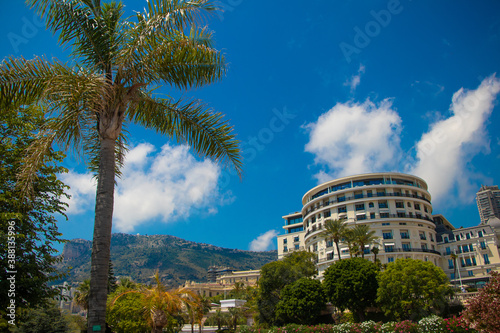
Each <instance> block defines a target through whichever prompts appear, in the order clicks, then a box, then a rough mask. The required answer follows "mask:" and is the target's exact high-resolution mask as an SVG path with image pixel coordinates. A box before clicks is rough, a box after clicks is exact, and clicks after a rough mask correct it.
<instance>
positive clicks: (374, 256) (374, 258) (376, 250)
mask: <svg viewBox="0 0 500 333" xmlns="http://www.w3.org/2000/svg"><path fill="white" fill-rule="evenodd" d="M378 251H379V248H378V246H373V247H372V248H371V252H372V253H373V262H374V263H375V264H376V263H377V254H378Z"/></svg>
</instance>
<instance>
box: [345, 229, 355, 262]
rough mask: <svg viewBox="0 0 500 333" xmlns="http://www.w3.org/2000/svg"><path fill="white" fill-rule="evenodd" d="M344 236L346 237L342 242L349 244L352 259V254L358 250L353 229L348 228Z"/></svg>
mask: <svg viewBox="0 0 500 333" xmlns="http://www.w3.org/2000/svg"><path fill="white" fill-rule="evenodd" d="M343 236H344V237H342V242H343V243H346V244H347V247H348V248H349V256H350V257H351V258H352V253H353V252H357V250H356V251H354V250H355V249H356V248H358V247H357V246H356V242H355V238H354V236H355V235H354V232H353V228H346V229H345V231H344V235H343ZM356 255H357V253H356Z"/></svg>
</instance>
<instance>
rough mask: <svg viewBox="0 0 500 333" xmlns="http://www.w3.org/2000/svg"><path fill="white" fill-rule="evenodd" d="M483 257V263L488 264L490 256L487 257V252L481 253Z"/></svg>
mask: <svg viewBox="0 0 500 333" xmlns="http://www.w3.org/2000/svg"><path fill="white" fill-rule="evenodd" d="M483 259H484V264H485V265H489V263H490V258H489V257H488V253H484V254H483Z"/></svg>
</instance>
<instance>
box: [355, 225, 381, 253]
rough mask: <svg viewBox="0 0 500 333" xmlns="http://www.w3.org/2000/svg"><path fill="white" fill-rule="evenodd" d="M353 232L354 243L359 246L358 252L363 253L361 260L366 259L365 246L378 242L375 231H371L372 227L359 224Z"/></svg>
mask: <svg viewBox="0 0 500 333" xmlns="http://www.w3.org/2000/svg"><path fill="white" fill-rule="evenodd" d="M352 232H353V235H354V236H353V237H354V242H355V243H356V245H357V246H358V251H359V252H361V258H364V257H365V246H366V245H370V244H373V243H376V242H377V241H378V237H377V236H375V230H370V226H368V225H367V224H358V225H357V226H355V227H354V228H353V229H352ZM358 251H357V252H358Z"/></svg>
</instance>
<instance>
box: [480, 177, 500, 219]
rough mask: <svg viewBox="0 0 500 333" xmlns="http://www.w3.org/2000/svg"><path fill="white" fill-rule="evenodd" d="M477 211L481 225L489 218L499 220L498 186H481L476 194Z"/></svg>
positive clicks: (499, 199) (499, 200) (499, 193)
mask: <svg viewBox="0 0 500 333" xmlns="http://www.w3.org/2000/svg"><path fill="white" fill-rule="evenodd" d="M476 202H477V209H478V210H479V217H480V218H481V223H482V224H485V223H486V222H487V221H488V219H489V218H491V217H496V218H499V219H500V190H499V189H498V186H485V185H482V186H481V188H480V189H479V192H477V193H476Z"/></svg>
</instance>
